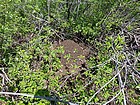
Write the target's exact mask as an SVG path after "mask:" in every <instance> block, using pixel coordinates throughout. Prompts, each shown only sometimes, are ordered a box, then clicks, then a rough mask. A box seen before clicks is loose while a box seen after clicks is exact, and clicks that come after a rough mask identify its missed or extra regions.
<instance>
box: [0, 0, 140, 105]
mask: <svg viewBox="0 0 140 105" xmlns="http://www.w3.org/2000/svg"><path fill="white" fill-rule="evenodd" d="M130 1H131V0H123V1H116V0H106V1H103V0H89V1H88V2H87V1H85V0H80V2H78V0H66V2H65V1H64V0H57V1H54V0H50V2H49V0H48V1H47V0H4V1H1V2H0V68H6V74H7V75H8V78H9V79H10V80H11V82H8V81H6V82H5V85H6V86H7V88H5V87H2V86H1V89H3V88H4V89H5V91H11V92H21V93H27V94H34V95H39V96H52V97H57V98H59V97H60V98H63V100H68V101H73V102H80V103H81V104H85V103H87V102H88V101H89V99H90V98H91V97H92V96H93V95H94V94H95V93H96V91H98V90H99V89H100V88H101V87H102V86H103V85H104V84H106V83H107V82H108V81H109V80H111V79H112V78H113V76H114V74H115V73H116V71H115V67H116V62H115V61H114V59H117V62H119V63H120V62H121V63H122V62H123V61H125V60H126V55H125V53H122V51H123V50H124V46H125V45H126V43H125V37H124V36H123V35H124V34H122V33H121V31H122V28H124V29H125V30H128V31H132V30H133V29H134V28H135V27H136V26H137V25H138V23H137V22H131V21H133V20H132V19H134V20H137V19H138V18H139V6H140V3H139V2H130ZM127 21H128V23H129V22H130V23H129V24H128V25H126V23H127ZM75 36H76V37H78V38H79V39H82V41H84V42H85V41H86V42H88V43H90V44H91V45H93V46H95V47H96V49H97V52H96V53H97V54H96V56H91V57H90V58H89V59H88V60H87V63H88V68H89V69H88V70H83V72H82V70H81V71H79V72H76V73H75V72H73V74H72V73H71V74H70V73H67V72H66V73H65V75H61V74H60V75H59V74H57V73H58V71H59V69H60V68H61V66H62V65H61V61H60V58H58V55H59V54H64V50H63V47H58V48H55V47H54V46H53V44H52V43H53V41H54V40H56V39H58V38H59V39H63V38H64V39H67V38H70V39H71V38H74V37H75ZM75 52H76V50H75ZM136 54H137V55H138V56H139V52H138V53H136ZM64 57H65V58H66V59H67V60H69V59H70V58H71V55H69V54H68V55H65V56H64ZM113 57H116V58H113ZM79 58H83V57H82V56H79ZM139 65H140V64H139V63H138V64H137V65H136V66H138V67H139ZM74 67H75V68H77V65H74ZM121 67H122V65H118V69H119V70H120V69H121ZM81 72H82V73H81ZM122 75H124V73H122ZM128 79H129V81H131V79H132V77H128ZM1 81H2V80H1ZM127 85H128V84H127ZM132 86H133V88H134V89H136V90H137V89H139V84H137V85H136V84H135V83H133V82H132V81H131V83H130V87H132ZM118 88H119V84H118V80H117V78H115V79H113V80H112V81H111V82H110V83H109V84H108V85H107V86H105V87H104V88H103V89H102V90H101V91H100V93H99V94H98V95H96V96H95V97H94V98H93V99H92V103H100V104H103V103H105V102H106V100H109V98H110V97H112V96H115V95H116V94H117V93H118V92H119V90H118ZM127 91H128V90H127ZM132 94H135V93H134V90H130V91H129V97H128V98H129V99H130V100H131V101H132V104H138V103H139V101H138V100H137V99H138V97H136V98H133V97H130V96H131V95H132ZM0 100H1V101H5V102H7V104H10V105H11V104H13V105H14V104H17V105H27V104H29V105H31V104H37V105H49V104H50V102H49V101H47V100H41V99H33V98H28V97H22V96H21V97H16V96H15V98H14V101H13V100H12V99H11V98H10V96H9V97H6V98H5V97H0ZM122 102H123V94H120V95H119V96H118V97H117V98H116V103H117V104H123V103H122Z"/></svg>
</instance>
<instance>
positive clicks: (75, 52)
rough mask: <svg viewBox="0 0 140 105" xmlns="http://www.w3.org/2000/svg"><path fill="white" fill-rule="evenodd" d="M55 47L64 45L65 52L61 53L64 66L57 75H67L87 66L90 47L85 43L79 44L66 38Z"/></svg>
mask: <svg viewBox="0 0 140 105" xmlns="http://www.w3.org/2000/svg"><path fill="white" fill-rule="evenodd" d="M54 46H55V47H60V46H63V49H64V54H59V55H58V57H59V58H60V60H61V64H62V68H61V69H60V70H59V71H57V73H56V74H57V75H65V74H67V73H77V72H78V71H79V70H81V69H82V68H87V64H86V57H87V56H88V55H89V48H88V47H86V46H84V45H83V44H78V43H76V42H74V41H73V40H64V41H61V42H59V43H57V44H54Z"/></svg>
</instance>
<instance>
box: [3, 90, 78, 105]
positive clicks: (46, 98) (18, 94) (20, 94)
mask: <svg viewBox="0 0 140 105" xmlns="http://www.w3.org/2000/svg"><path fill="white" fill-rule="evenodd" d="M0 94H7V95H14V96H26V97H31V98H39V99H45V100H48V101H55V102H62V103H65V104H68V105H77V104H75V103H71V102H66V101H63V100H59V99H56V98H52V97H44V96H35V95H32V94H26V93H12V92H0Z"/></svg>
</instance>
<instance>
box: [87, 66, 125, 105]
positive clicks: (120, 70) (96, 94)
mask: <svg viewBox="0 0 140 105" xmlns="http://www.w3.org/2000/svg"><path fill="white" fill-rule="evenodd" d="M125 65H126V64H124V65H123V67H122V69H121V70H120V71H118V72H117V74H116V75H115V76H114V77H113V78H112V79H110V80H109V81H108V82H107V83H106V84H105V85H103V86H102V87H101V88H100V89H99V90H98V91H97V92H96V93H95V94H94V95H93V96H92V97H91V98H90V99H89V101H88V102H87V104H86V105H89V103H90V101H91V100H92V99H93V98H94V97H95V96H96V95H97V94H98V93H99V92H100V91H101V90H102V89H103V88H104V87H105V86H107V85H108V84H109V83H110V82H111V81H112V80H114V79H115V78H116V77H117V76H118V75H119V73H120V72H121V71H122V70H123V68H124V67H125Z"/></svg>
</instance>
